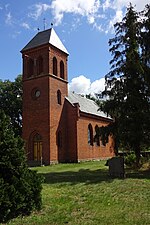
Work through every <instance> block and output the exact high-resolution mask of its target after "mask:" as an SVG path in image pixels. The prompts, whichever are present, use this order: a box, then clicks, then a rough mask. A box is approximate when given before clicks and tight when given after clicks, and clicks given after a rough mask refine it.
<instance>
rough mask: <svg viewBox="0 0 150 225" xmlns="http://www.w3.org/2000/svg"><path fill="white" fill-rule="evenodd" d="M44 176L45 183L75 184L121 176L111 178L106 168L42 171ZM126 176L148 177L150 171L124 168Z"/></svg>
mask: <svg viewBox="0 0 150 225" xmlns="http://www.w3.org/2000/svg"><path fill="white" fill-rule="evenodd" d="M43 176H44V177H45V183H47V184H55V183H57V184H59V183H69V184H70V185H75V184H77V183H84V184H86V185H87V184H97V183H101V182H108V183H110V182H112V181H113V180H114V179H121V178H111V177H110V176H109V172H108V170H107V169H106V170H105V169H98V170H89V169H80V170H79V171H77V172H75V171H65V172H50V173H46V174H45V173H43ZM126 178H132V179H150V171H140V172H139V171H132V170H129V169H128V170H126Z"/></svg>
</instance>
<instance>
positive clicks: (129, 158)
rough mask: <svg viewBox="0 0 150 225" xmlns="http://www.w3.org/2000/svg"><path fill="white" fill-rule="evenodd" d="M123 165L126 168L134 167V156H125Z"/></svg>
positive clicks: (132, 154)
mask: <svg viewBox="0 0 150 225" xmlns="http://www.w3.org/2000/svg"><path fill="white" fill-rule="evenodd" d="M124 162H125V164H126V165H127V166H134V165H135V163H136V155H135V154H134V153H131V154H130V153H129V154H127V155H126V156H125V161H124Z"/></svg>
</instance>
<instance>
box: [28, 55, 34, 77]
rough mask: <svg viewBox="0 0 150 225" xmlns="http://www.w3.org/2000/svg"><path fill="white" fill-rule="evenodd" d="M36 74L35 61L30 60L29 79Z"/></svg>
mask: <svg viewBox="0 0 150 225" xmlns="http://www.w3.org/2000/svg"><path fill="white" fill-rule="evenodd" d="M33 73H34V60H33V59H29V60H28V77H31V76H32V75H33Z"/></svg>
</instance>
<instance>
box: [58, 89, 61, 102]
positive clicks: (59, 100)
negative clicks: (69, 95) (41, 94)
mask: <svg viewBox="0 0 150 225" xmlns="http://www.w3.org/2000/svg"><path fill="white" fill-rule="evenodd" d="M57 103H58V104H59V105H61V91H60V90H58V91H57Z"/></svg>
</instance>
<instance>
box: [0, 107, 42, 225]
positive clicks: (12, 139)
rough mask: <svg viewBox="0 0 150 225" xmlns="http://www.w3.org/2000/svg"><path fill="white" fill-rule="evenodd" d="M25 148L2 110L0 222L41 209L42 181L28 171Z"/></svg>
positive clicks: (0, 134)
mask: <svg viewBox="0 0 150 225" xmlns="http://www.w3.org/2000/svg"><path fill="white" fill-rule="evenodd" d="M23 145H24V143H23V141H22V139H21V138H20V137H16V136H14V132H13V130H12V124H11V123H10V119H9V118H8V117H7V116H6V115H5V114H4V112H3V111H2V110H0V222H3V221H7V220H9V219H11V218H13V217H16V216H18V215H25V214H29V213H30V212H31V211H33V210H34V209H40V207H41V189H42V184H41V182H42V179H41V177H40V176H39V175H38V174H37V173H36V172H35V171H31V170H29V169H28V167H27V164H26V158H25V154H24V148H23Z"/></svg>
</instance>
